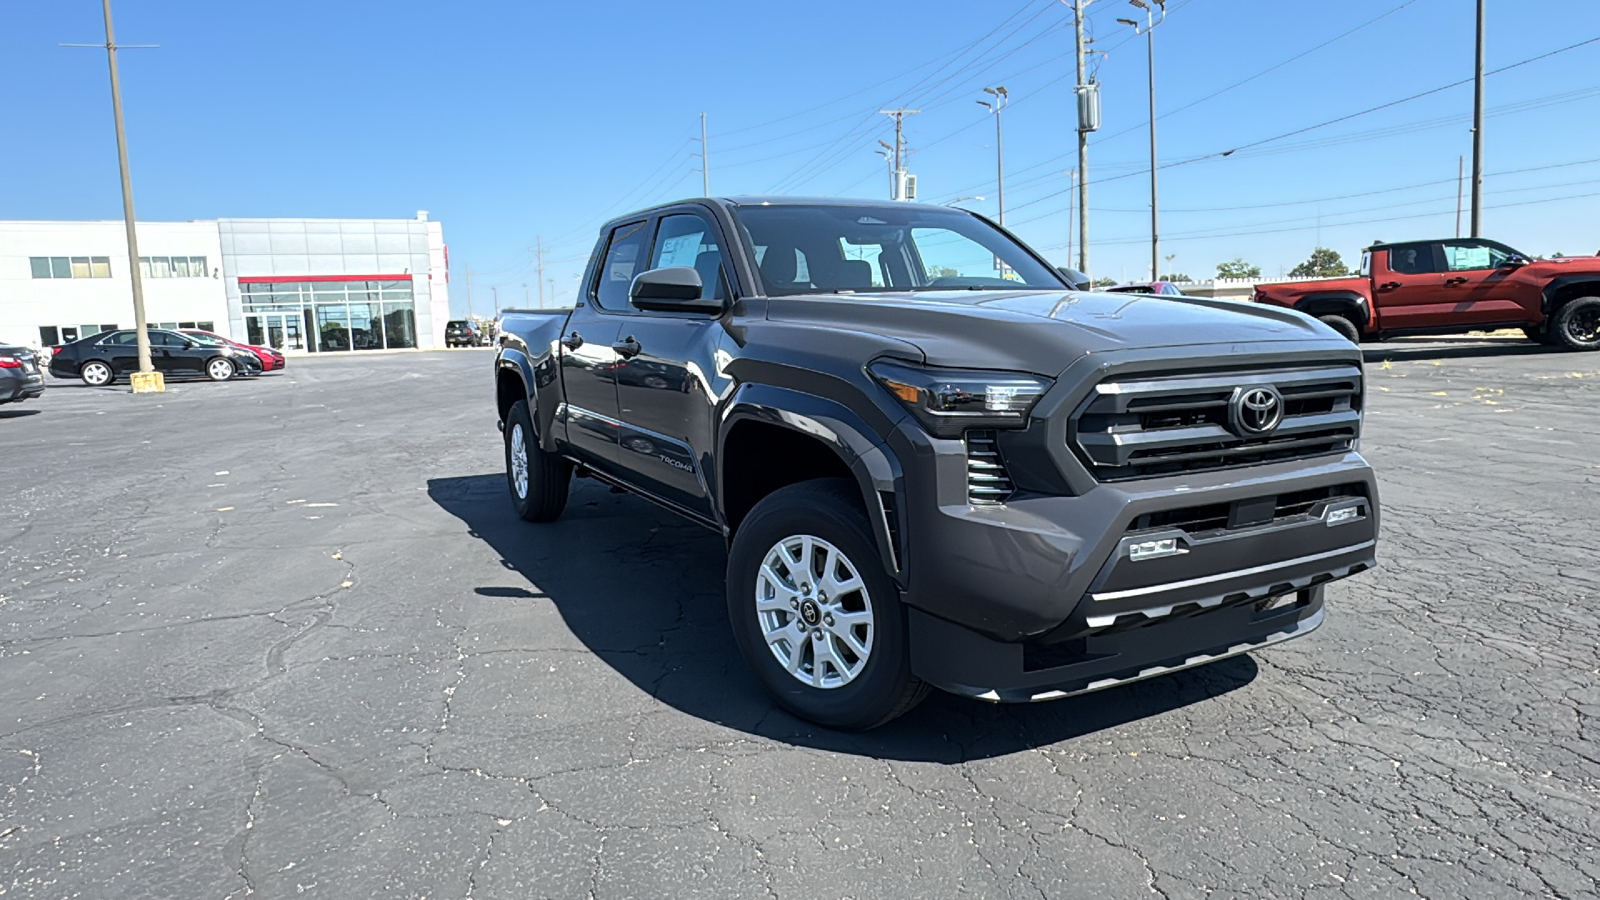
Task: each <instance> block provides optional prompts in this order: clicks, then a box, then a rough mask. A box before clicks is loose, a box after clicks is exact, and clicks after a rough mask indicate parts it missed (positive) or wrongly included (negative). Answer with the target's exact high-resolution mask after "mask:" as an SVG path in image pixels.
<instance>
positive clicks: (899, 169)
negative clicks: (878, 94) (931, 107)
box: [878, 109, 922, 200]
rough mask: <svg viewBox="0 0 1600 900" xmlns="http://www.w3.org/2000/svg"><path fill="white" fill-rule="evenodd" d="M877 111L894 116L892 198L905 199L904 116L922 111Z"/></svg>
mask: <svg viewBox="0 0 1600 900" xmlns="http://www.w3.org/2000/svg"><path fill="white" fill-rule="evenodd" d="M878 112H879V113H881V114H883V115H886V116H894V199H896V200H904V199H906V167H905V156H906V152H905V131H904V123H905V117H906V116H914V115H916V114H917V113H920V112H922V110H920V109H880V110H878Z"/></svg>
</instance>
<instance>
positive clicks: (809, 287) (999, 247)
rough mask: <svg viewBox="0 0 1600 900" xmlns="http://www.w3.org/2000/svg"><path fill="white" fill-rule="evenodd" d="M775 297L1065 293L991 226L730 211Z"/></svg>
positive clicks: (873, 211)
mask: <svg viewBox="0 0 1600 900" xmlns="http://www.w3.org/2000/svg"><path fill="white" fill-rule="evenodd" d="M734 215H735V218H736V219H737V220H738V222H739V225H740V227H741V228H742V229H743V230H744V233H745V240H746V242H747V243H748V245H749V246H750V247H751V248H752V251H753V252H754V254H755V258H756V265H757V266H758V267H759V268H760V270H761V281H762V283H763V284H764V285H766V289H767V294H769V295H771V296H782V295H793V294H824V293H840V292H847V293H848V292H857V291H860V292H868V291H915V290H1004V289H1007V288H1015V289H1023V288H1039V287H1044V288H1063V287H1067V286H1068V285H1066V284H1065V283H1064V282H1063V281H1062V279H1061V276H1060V274H1059V273H1057V272H1056V271H1054V270H1053V269H1051V268H1050V267H1049V266H1046V265H1044V264H1043V263H1040V262H1039V261H1038V260H1036V259H1034V257H1033V255H1032V254H1030V253H1028V252H1027V251H1026V250H1024V249H1023V248H1022V247H1021V246H1019V245H1018V244H1017V243H1016V242H1015V241H1013V240H1012V239H1011V238H1009V237H1007V236H1006V235H1004V234H1002V233H1001V232H999V231H997V230H995V228H993V227H992V226H990V225H989V224H988V223H986V222H984V221H983V220H981V219H978V218H976V217H974V216H972V215H970V214H967V213H964V212H960V211H958V210H945V209H929V208H925V207H916V206H882V207H869V206H800V205H796V206H784V205H773V206H744V207H738V208H737V209H735V210H734Z"/></svg>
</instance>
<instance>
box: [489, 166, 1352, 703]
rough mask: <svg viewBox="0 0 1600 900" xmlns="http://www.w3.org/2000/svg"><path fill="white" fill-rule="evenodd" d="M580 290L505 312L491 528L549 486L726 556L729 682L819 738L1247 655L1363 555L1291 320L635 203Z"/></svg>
mask: <svg viewBox="0 0 1600 900" xmlns="http://www.w3.org/2000/svg"><path fill="white" fill-rule="evenodd" d="M847 249H848V251H849V255H847V254H846V250H847ZM852 257H865V258H852ZM997 272H1005V273H1006V274H1007V275H1008V276H1009V277H1005V278H1002V277H999V276H998V275H997V274H996V273H997ZM584 278H585V280H584V282H583V283H582V286H581V287H580V299H581V302H580V303H578V304H577V305H576V307H575V308H574V309H572V310H570V311H559V312H538V311H508V312H506V313H505V314H504V320H503V323H502V330H501V341H500V350H499V352H498V354H497V356H496V359H495V363H494V365H495V369H494V371H495V378H496V386H495V400H496V403H497V409H498V415H499V420H500V424H501V431H502V434H503V442H504V453H505V459H506V483H507V489H508V493H509V495H510V500H511V504H512V507H513V508H514V509H515V510H516V512H517V513H518V515H520V516H521V517H522V518H523V519H526V520H529V521H535V522H548V521H551V520H553V519H555V518H557V517H558V516H560V514H561V512H562V510H563V509H564V507H565V505H566V502H567V491H568V485H569V482H570V479H571V477H572V475H573V473H574V471H578V472H581V473H583V474H587V475H591V476H593V477H594V478H597V479H599V480H601V481H603V482H605V483H607V484H610V485H613V486H616V487H619V488H622V489H626V490H630V491H633V492H635V493H637V494H638V495H640V496H642V497H644V498H646V499H647V500H650V501H652V502H654V503H657V504H659V505H661V506H663V507H665V508H666V509H668V510H671V511H673V512H675V513H678V514H680V515H682V516H684V517H685V518H687V519H689V520H690V521H693V522H696V523H698V524H701V525H704V526H706V527H708V528H711V529H713V530H715V531H717V532H719V533H720V534H722V535H724V536H725V537H726V538H727V540H728V542H729V553H728V568H727V575H726V582H725V583H726V585H727V588H726V590H727V603H728V612H729V617H730V619H731V622H732V625H733V630H734V635H735V638H736V641H737V643H738V645H739V647H740V650H741V651H742V652H743V654H744V658H745V660H746V662H747V663H748V664H749V666H750V667H751V669H752V670H753V671H754V673H755V675H756V677H757V679H758V680H759V681H760V682H761V683H762V684H763V685H764V686H765V687H766V688H767V690H768V691H769V692H770V693H771V694H772V695H773V697H774V698H775V699H776V700H777V701H778V702H779V703H780V704H782V705H783V706H785V707H787V708H788V709H789V710H791V711H793V712H794V713H796V714H798V715H800V716H803V717H805V718H808V719H811V720H812V721H815V722H818V723H821V724H823V725H826V726H830V727H835V728H846V729H863V728H871V727H874V726H876V725H879V724H882V723H883V722H886V721H888V720H889V719H891V718H893V717H895V716H897V715H899V714H901V713H903V712H905V711H906V710H908V709H910V708H911V707H912V706H914V705H915V704H916V703H917V701H918V700H920V699H921V698H922V696H923V695H924V694H925V693H926V689H927V687H929V686H932V687H938V688H942V689H944V690H947V691H950V692H953V693H955V694H959V695H962V696H966V697H972V698H976V699H981V700H991V701H1005V702H1028V701H1035V700H1050V699H1054V698H1057V697H1065V696H1068V695H1071V694H1078V693H1083V692H1085V691H1092V690H1098V689H1100V688H1105V687H1110V686H1113V685H1118V684H1124V683H1127V682H1132V681H1138V680H1140V679H1143V678H1149V677H1152V676H1154V675H1159V674H1163V673H1166V672H1171V671H1175V670H1178V669H1184V668H1189V667H1192V666H1197V665H1202V664H1204V663H1207V662H1210V661H1213V660H1216V659H1221V658H1223V657H1227V656H1232V655H1236V654H1239V653H1245V652H1249V651H1252V650H1256V649H1259V648H1262V647H1267V646H1270V645H1272V644H1276V643H1278V642H1280V641H1284V640H1289V639H1291V638H1296V637H1299V636H1301V635H1304V634H1306V633H1308V632H1310V631H1311V630H1312V629H1314V628H1316V627H1318V626H1319V625H1320V624H1321V623H1322V621H1323V591H1324V588H1325V585H1326V584H1327V583H1328V582H1331V581H1334V580H1337V579H1341V578H1345V577H1347V576H1350V575H1354V574H1356V573H1358V572H1361V571H1363V570H1366V569H1368V568H1370V567H1372V566H1373V565H1375V563H1376V557H1375V550H1376V542H1377V536H1378V530H1377V525H1378V493H1377V485H1376V481H1375V479H1374V477H1373V473H1372V470H1371V469H1370V468H1369V467H1368V465H1367V463H1366V461H1365V460H1364V459H1362V457H1361V456H1360V454H1358V453H1357V452H1356V444H1357V441H1358V439H1359V437H1360V431H1361V424H1362V399H1363V396H1364V389H1363V373H1362V357H1361V352H1360V351H1359V350H1358V349H1357V348H1355V347H1353V346H1351V345H1350V343H1349V342H1347V341H1345V340H1343V339H1341V338H1339V337H1338V336H1337V335H1335V334H1332V333H1331V332H1329V331H1328V330H1327V329H1325V328H1323V327H1322V326H1321V325H1320V324H1318V323H1317V322H1316V321H1315V320H1314V319H1311V318H1310V317H1308V316H1304V315H1301V314H1299V313H1295V312H1292V311H1289V310H1281V309H1273V308H1271V307H1264V306H1257V305H1254V304H1244V303H1240V304H1224V303H1217V302H1215V301H1210V300H1200V299H1194V298H1186V297H1139V296H1114V295H1106V294H1102V293H1080V292H1077V291H1075V290H1073V287H1072V285H1070V284H1069V283H1068V282H1067V281H1066V279H1065V278H1064V277H1063V276H1062V274H1061V273H1060V272H1059V271H1058V270H1056V269H1055V268H1053V267H1052V266H1050V264H1049V263H1047V262H1045V260H1044V258H1043V257H1042V256H1040V255H1039V254H1038V253H1036V252H1035V251H1033V250H1031V249H1029V248H1028V247H1026V246H1024V245H1022V244H1020V243H1018V242H1017V241H1016V240H1015V239H1014V238H1013V237H1011V236H1010V235H1008V234H1006V233H1005V232H1004V231H1002V230H1000V229H999V228H997V227H995V226H994V225H993V224H991V223H989V222H988V221H987V220H985V219H983V218H981V217H979V216H976V215H974V214H971V213H968V212H965V211H962V210H957V209H949V208H944V207H930V206H918V205H914V204H905V203H895V204H885V203H871V202H849V201H816V200H811V201H801V200H794V199H790V198H776V197H774V198H761V197H756V198H739V199H706V200H691V201H684V202H679V203H674V204H670V205H665V206H660V207H655V208H652V209H646V210H643V211H640V212H636V213H632V214H630V215H627V216H624V217H621V218H618V219H615V220H613V221H611V222H610V223H609V224H607V225H606V226H605V227H604V229H603V230H602V231H601V233H600V240H599V243H598V244H597V245H596V250H595V255H594V256H593V258H591V260H590V262H589V265H588V268H587V270H586V274H585V276H584ZM635 366H638V367H639V369H640V371H641V372H642V373H643V375H642V377H637V378H635V377H631V376H630V374H629V371H628V370H630V369H632V368H633V367H635ZM619 370H620V371H619ZM669 372H670V373H671V374H670V376H669V375H668V374H667V373H669ZM535 539H536V538H532V537H530V540H535ZM641 589H642V590H649V589H650V588H649V586H642V587H641Z"/></svg>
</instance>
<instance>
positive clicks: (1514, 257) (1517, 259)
mask: <svg viewBox="0 0 1600 900" xmlns="http://www.w3.org/2000/svg"><path fill="white" fill-rule="evenodd" d="M1531 262H1533V260H1531V259H1529V258H1527V257H1526V256H1523V255H1522V254H1521V253H1513V254H1511V255H1510V256H1508V257H1506V261H1505V263H1504V265H1505V266H1507V267H1509V268H1513V269H1515V268H1517V267H1519V266H1525V265H1527V264H1529V263H1531Z"/></svg>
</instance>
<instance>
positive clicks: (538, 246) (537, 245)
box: [528, 234, 544, 309]
mask: <svg viewBox="0 0 1600 900" xmlns="http://www.w3.org/2000/svg"><path fill="white" fill-rule="evenodd" d="M533 240H534V246H532V247H529V248H528V252H529V253H532V254H533V259H534V265H536V266H538V268H539V277H538V278H536V279H534V280H535V281H536V282H538V284H539V308H540V309H544V235H542V234H539V235H534V238H533Z"/></svg>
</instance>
